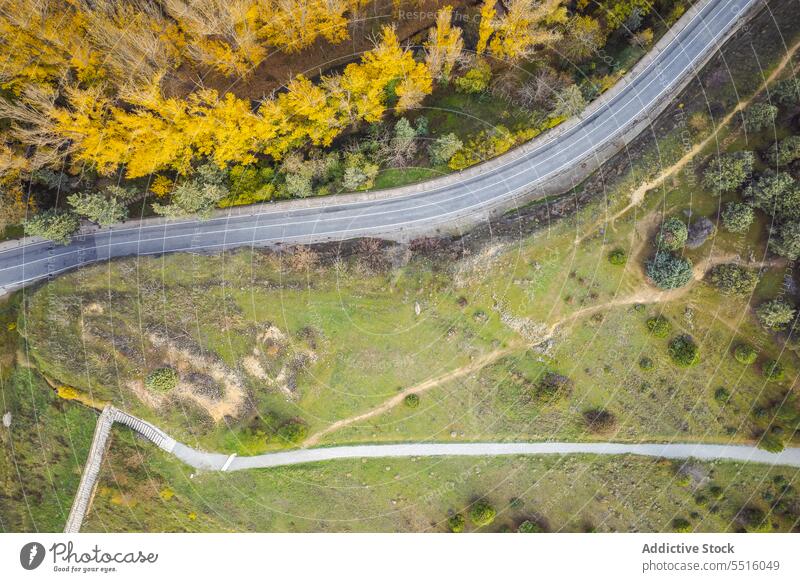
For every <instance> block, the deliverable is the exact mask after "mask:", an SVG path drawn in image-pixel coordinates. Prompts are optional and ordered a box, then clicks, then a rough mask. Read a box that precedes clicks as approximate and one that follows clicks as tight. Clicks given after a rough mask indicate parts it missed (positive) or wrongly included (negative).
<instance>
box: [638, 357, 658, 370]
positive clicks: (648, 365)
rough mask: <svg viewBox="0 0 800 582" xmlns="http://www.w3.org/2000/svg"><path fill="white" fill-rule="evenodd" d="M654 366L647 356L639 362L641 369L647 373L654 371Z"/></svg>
mask: <svg viewBox="0 0 800 582" xmlns="http://www.w3.org/2000/svg"><path fill="white" fill-rule="evenodd" d="M654 365H655V364H653V360H652V359H651V358H648V357H647V356H644V357H643V358H642V359H640V360H639V367H640V368H641V369H642V370H645V371H647V370H652V369H653V367H654Z"/></svg>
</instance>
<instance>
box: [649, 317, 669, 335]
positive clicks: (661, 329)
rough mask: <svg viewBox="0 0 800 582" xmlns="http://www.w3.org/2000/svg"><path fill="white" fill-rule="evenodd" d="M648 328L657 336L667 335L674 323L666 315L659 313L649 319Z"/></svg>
mask: <svg viewBox="0 0 800 582" xmlns="http://www.w3.org/2000/svg"><path fill="white" fill-rule="evenodd" d="M647 329H648V330H649V331H650V333H651V334H652V335H654V336H655V337H667V336H668V335H669V332H670V330H671V329H672V325H671V324H670V322H669V320H668V319H667V318H666V317H664V316H663V315H658V316H656V317H651V318H650V319H648V320H647Z"/></svg>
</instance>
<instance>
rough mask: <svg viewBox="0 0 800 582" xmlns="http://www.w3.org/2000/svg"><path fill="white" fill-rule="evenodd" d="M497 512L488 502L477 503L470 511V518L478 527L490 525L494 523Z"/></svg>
mask: <svg viewBox="0 0 800 582" xmlns="http://www.w3.org/2000/svg"><path fill="white" fill-rule="evenodd" d="M496 515H497V512H496V511H495V509H494V507H492V506H491V505H489V503H487V502H486V501H483V500H481V501H476V502H475V503H474V504H473V505H472V508H471V509H470V510H469V518H470V520H471V521H472V523H474V524H475V525H476V526H478V527H482V526H484V525H489V524H490V523H492V522H493V521H494V518H495V516H496Z"/></svg>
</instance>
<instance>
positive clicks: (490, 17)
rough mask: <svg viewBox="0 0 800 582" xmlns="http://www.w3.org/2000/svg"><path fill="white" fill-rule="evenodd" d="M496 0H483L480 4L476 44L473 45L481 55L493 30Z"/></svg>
mask: <svg viewBox="0 0 800 582" xmlns="http://www.w3.org/2000/svg"><path fill="white" fill-rule="evenodd" d="M496 4H497V0H483V4H482V5H481V21H480V24H479V25H478V45H477V46H476V47H475V52H476V53H478V54H479V55H482V54H483V53H484V52H486V46H487V45H488V43H489V37H491V36H492V33H493V32H494V17H495V16H496V15H497V11H496V10H495V8H494V7H495V5H496Z"/></svg>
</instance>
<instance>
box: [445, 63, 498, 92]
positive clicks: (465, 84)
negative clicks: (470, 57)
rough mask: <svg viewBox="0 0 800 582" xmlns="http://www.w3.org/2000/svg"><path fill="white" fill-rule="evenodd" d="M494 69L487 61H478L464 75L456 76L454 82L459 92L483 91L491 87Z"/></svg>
mask: <svg viewBox="0 0 800 582" xmlns="http://www.w3.org/2000/svg"><path fill="white" fill-rule="evenodd" d="M491 78H492V69H491V68H490V67H489V63H487V62H486V61H478V62H477V63H476V64H475V66H474V67H472V68H471V69H470V70H468V71H467V72H466V74H465V75H464V76H463V77H458V78H456V80H455V81H453V83H454V84H455V86H456V91H458V92H459V93H483V92H484V91H486V89H487V88H488V87H489V80H490V79H491Z"/></svg>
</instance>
